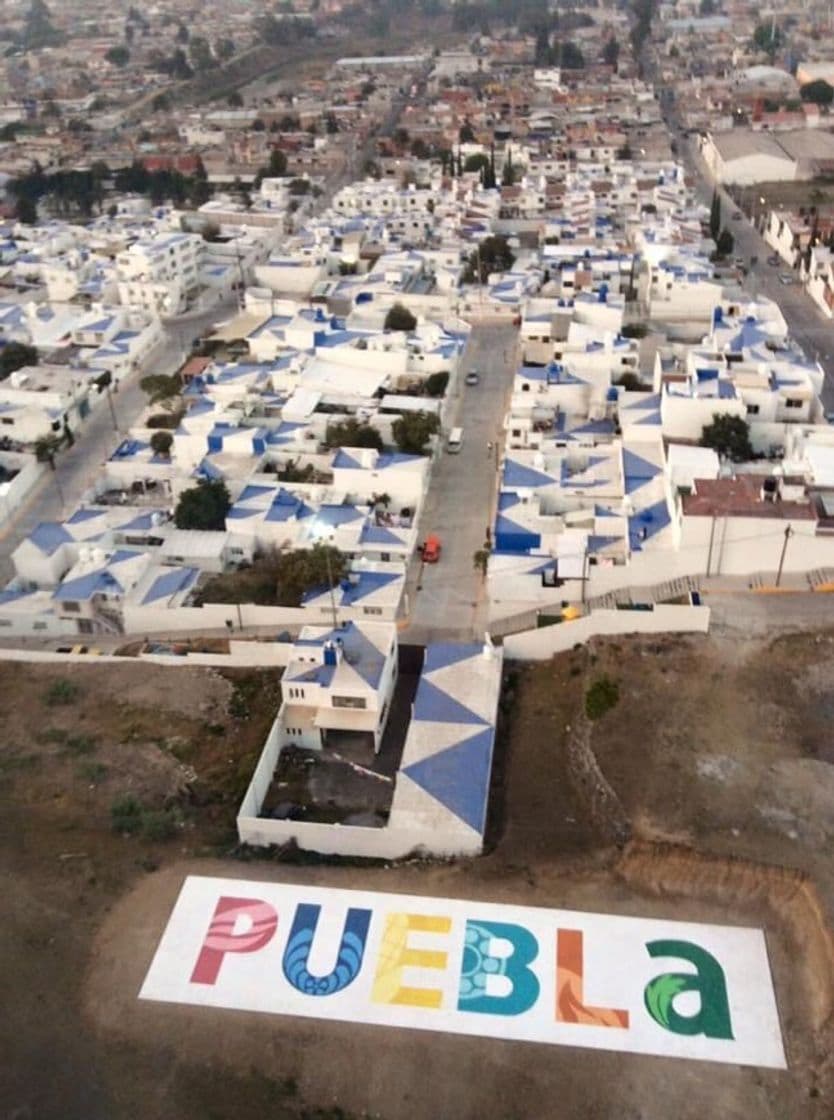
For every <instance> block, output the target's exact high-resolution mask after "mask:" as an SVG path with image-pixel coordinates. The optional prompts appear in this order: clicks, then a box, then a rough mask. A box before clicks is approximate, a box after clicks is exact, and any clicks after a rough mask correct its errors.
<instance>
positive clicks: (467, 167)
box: [463, 152, 489, 174]
mask: <svg viewBox="0 0 834 1120" xmlns="http://www.w3.org/2000/svg"><path fill="white" fill-rule="evenodd" d="M488 167H489V156H487V155H485V154H484V153H483V152H475V153H474V154H473V155H471V156H467V157H466V159H465V160H464V163H463V170H464V172H465V173H466V174H470V173H471V172H473V171H477V172H481V171H486V170H487V168H488Z"/></svg>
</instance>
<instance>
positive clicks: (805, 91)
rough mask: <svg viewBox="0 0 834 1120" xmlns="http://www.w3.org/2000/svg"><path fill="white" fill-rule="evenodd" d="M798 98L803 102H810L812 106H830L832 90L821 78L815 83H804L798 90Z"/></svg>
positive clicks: (832, 95) (833, 97)
mask: <svg viewBox="0 0 834 1120" xmlns="http://www.w3.org/2000/svg"><path fill="white" fill-rule="evenodd" d="M799 96H800V97H801V98H802V100H803V101H810V102H812V103H813V104H814V105H830V104H831V102H832V101H834V88H832V87H831V86H830V85H829V84H828V82H826V81H825V80H824V79H822V78H818V79H817V81H815V82H806V84H805V85H804V86H803V87H802V88H801V89H800V91H799Z"/></svg>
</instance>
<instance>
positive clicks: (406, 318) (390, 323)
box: [384, 303, 417, 333]
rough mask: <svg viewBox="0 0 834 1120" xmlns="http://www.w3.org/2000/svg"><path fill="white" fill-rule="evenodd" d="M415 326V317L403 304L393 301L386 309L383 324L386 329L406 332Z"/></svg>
mask: <svg viewBox="0 0 834 1120" xmlns="http://www.w3.org/2000/svg"><path fill="white" fill-rule="evenodd" d="M416 326H417V320H416V318H415V317H414V316H413V315H412V314H411V312H410V311H409V310H408V308H407V307H405V306H403V304H401V303H395V304H394V305H393V307H390V308H389V309H388V314H387V315H386V316H385V324H384V327H385V330H386V331H405V332H406V333H410V332H411V331H413V330H414V328H415V327H416Z"/></svg>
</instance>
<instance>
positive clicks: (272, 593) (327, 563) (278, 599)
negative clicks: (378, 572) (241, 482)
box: [199, 543, 348, 607]
mask: <svg viewBox="0 0 834 1120" xmlns="http://www.w3.org/2000/svg"><path fill="white" fill-rule="evenodd" d="M347 568H348V563H347V558H346V557H345V556H344V554H343V553H341V552H339V550H338V549H336V548H334V547H333V546H332V545H327V544H322V543H318V544H315V545H314V546H313V547H312V548H309V549H295V550H294V551H292V552H279V551H278V550H277V549H274V548H273V549H269V550H267V551H265V552H263V553H261V554H260V555H259V556H257V557H256V558H255V560H254V561H253V563H252V566H251V567H249V568H245V569H243V570H241V571H237V572H227V573H225V574H224V575H220V576H215V577H214V579H212V580H209V582H208V583H206V584H205V586H204V587H202V588H201V590H200V593H199V601H200V602H201V603H256V604H257V605H258V606H273V607H274V606H278V607H299V606H301V601H302V599H303V597H304V595H305V594H306V593H307V592H308V591H312V590H314V589H316V588H321V589H322V590H326V589H327V588H328V587H330V586H334V587H336V586H338V584H339V583H340V582H341V580H342V579H344V577H345V576H346V574H347ZM331 581H332V582H331Z"/></svg>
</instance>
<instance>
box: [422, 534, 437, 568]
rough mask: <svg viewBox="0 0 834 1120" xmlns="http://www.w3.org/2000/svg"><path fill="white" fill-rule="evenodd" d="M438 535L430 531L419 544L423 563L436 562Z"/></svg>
mask: <svg viewBox="0 0 834 1120" xmlns="http://www.w3.org/2000/svg"><path fill="white" fill-rule="evenodd" d="M440 547H441V546H440V537H438V536H435V534H434V533H432V534H431V535H430V536H428V537H426V539H425V541H424V542H423V543H422V544H421V545H420V552H421V554H422V557H423V563H424V564H436V563H437V561H438V560H439V559H440Z"/></svg>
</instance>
